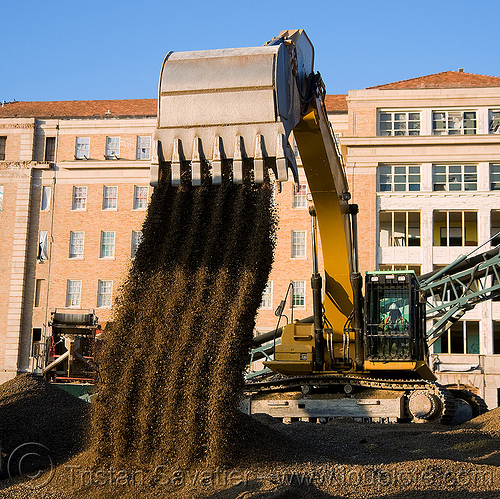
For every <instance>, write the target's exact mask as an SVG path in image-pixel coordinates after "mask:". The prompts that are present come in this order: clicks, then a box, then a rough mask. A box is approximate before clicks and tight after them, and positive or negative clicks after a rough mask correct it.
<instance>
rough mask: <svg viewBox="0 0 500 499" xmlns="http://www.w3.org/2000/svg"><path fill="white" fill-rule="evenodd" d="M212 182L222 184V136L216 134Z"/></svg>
mask: <svg viewBox="0 0 500 499" xmlns="http://www.w3.org/2000/svg"><path fill="white" fill-rule="evenodd" d="M212 184H214V185H220V184H222V138H221V137H220V136H219V135H216V136H215V138H214V150H213V153H212Z"/></svg>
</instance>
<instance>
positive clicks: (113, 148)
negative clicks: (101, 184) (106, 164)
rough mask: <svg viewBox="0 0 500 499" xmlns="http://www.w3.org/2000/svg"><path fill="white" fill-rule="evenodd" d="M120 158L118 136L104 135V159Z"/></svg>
mask: <svg viewBox="0 0 500 499" xmlns="http://www.w3.org/2000/svg"><path fill="white" fill-rule="evenodd" d="M119 158H120V137H106V159H119Z"/></svg>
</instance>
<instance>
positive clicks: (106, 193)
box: [102, 185, 118, 211]
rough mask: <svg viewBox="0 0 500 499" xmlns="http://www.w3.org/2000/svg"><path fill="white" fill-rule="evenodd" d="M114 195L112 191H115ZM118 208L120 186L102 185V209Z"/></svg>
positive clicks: (112, 209) (113, 209)
mask: <svg viewBox="0 0 500 499" xmlns="http://www.w3.org/2000/svg"><path fill="white" fill-rule="evenodd" d="M113 190H114V196H113V195H112V194H110V193H113ZM117 209H118V186H117V185H103V186H102V210H103V211H116V210H117Z"/></svg>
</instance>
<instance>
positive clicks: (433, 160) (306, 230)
mask: <svg viewBox="0 0 500 499" xmlns="http://www.w3.org/2000/svg"><path fill="white" fill-rule="evenodd" d="M326 105H327V110H328V115H329V118H330V120H331V122H332V124H333V128H334V131H335V133H336V135H337V136H338V137H339V140H340V143H341V146H342V152H343V155H344V159H345V162H346V165H347V173H348V177H349V181H350V186H351V191H352V194H353V199H352V201H353V202H355V203H358V204H359V206H360V215H359V247H360V264H361V270H362V271H366V270H374V269H379V270H383V269H387V270H389V269H406V268H408V269H413V270H415V271H416V272H417V273H419V274H420V273H421V274H423V273H427V272H430V271H432V270H434V269H437V268H439V267H440V266H442V265H445V264H447V263H449V262H451V261H452V260H454V259H455V258H456V257H457V256H458V255H459V254H465V253H469V252H470V251H472V250H473V249H474V248H475V247H477V246H478V245H479V244H480V243H482V242H484V241H486V240H488V239H489V238H490V236H491V235H493V234H496V233H497V232H499V231H500V196H499V194H500V134H499V133H498V132H499V131H500V78H497V77H490V76H481V75H471V74H468V73H464V72H461V71H458V72H454V71H449V72H445V73H439V74H436V75H430V76H426V77H422V78H415V79H413V80H406V81H402V82H396V83H392V84H388V85H382V86H379V87H374V88H369V89H364V90H353V91H350V92H349V93H348V95H328V96H327V97H326ZM155 123H156V101H155V100H131V101H85V102H74V101H72V102H36V103H27V102H16V103H7V104H4V105H3V106H2V107H1V108H0V189H1V191H0V192H1V199H2V205H1V210H2V211H1V212H0V230H1V231H2V236H3V237H2V238H1V240H0V251H1V254H2V255H3V256H4V258H3V259H2V262H1V264H0V265H1V270H2V275H3V276H4V280H3V281H2V282H1V284H0V296H1V298H2V300H3V303H4V304H5V305H4V307H3V308H2V310H1V311H0V381H3V380H6V379H9V378H11V377H12V376H14V375H15V374H16V373H18V372H25V371H30V370H32V369H35V368H37V367H38V366H39V363H40V354H41V350H42V348H43V344H44V339H45V338H46V337H47V336H48V335H50V330H49V327H48V320H49V318H50V310H51V309H53V308H64V307H68V308H70V309H72V310H75V311H78V310H81V309H95V311H96V314H97V315H98V317H99V320H100V323H101V325H105V323H106V322H107V321H108V320H110V319H111V314H112V309H111V305H112V302H113V300H114V299H115V297H116V295H117V292H118V289H119V287H120V284H121V282H122V281H123V278H124V277H125V275H126V272H127V269H128V268H129V266H130V264H131V259H132V258H133V254H134V251H135V248H136V247H137V244H138V241H139V240H140V231H141V225H142V222H143V220H144V216H145V213H146V211H145V210H146V203H147V199H148V196H150V195H151V192H152V189H151V188H149V163H150V155H151V147H152V144H151V135H152V132H153V129H154V127H155ZM300 178H301V181H300V186H299V187H296V186H294V184H293V183H292V182H286V183H283V184H281V186H276V202H277V205H278V207H279V212H280V226H279V231H278V246H277V249H276V257H275V264H274V268H273V271H272V274H271V276H270V280H269V283H268V287H267V289H266V291H265V292H264V295H263V300H262V306H261V309H260V310H259V314H258V317H257V325H256V328H257V330H258V331H259V332H264V331H268V330H271V329H273V328H274V327H275V325H276V321H277V318H276V317H275V315H274V310H275V309H276V307H277V306H278V304H279V303H280V301H281V300H283V299H284V298H285V294H286V292H287V288H288V286H289V284H290V283H291V282H293V283H294V293H293V296H289V298H288V299H287V301H286V309H285V313H286V314H287V316H288V317H289V318H290V316H291V307H290V305H291V303H292V302H293V303H294V312H293V313H294V318H302V317H306V316H309V315H311V313H312V307H311V305H312V304H311V293H310V285H309V279H310V274H311V269H312V262H311V229H310V217H309V214H308V210H307V182H306V180H305V176H304V173H303V172H302V171H301V172H300ZM489 244H491V243H489ZM499 307H500V303H499V302H498V301H492V302H486V303H483V304H480V305H478V306H477V307H476V308H475V309H474V310H472V311H471V312H468V314H467V315H466V316H465V317H464V320H463V321H460V322H459V323H458V324H457V325H456V326H454V327H453V328H452V329H451V330H450V331H449V332H448V333H447V334H446V335H445V336H444V337H443V338H442V339H441V340H440V341H439V342H438V343H436V344H435V345H434V347H433V363H434V364H435V367H436V372H437V374H438V377H439V379H440V380H441V382H443V383H444V384H445V385H448V386H454V385H457V384H466V385H469V386H470V387H472V388H473V389H475V390H476V391H477V392H478V393H479V394H480V395H483V396H484V397H485V398H486V401H487V403H488V405H489V407H495V406H497V405H498V398H499V395H498V394H499V389H500V308H499Z"/></svg>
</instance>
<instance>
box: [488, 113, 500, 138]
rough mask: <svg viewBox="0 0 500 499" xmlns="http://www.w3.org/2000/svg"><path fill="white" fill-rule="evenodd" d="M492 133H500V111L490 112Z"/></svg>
mask: <svg viewBox="0 0 500 499" xmlns="http://www.w3.org/2000/svg"><path fill="white" fill-rule="evenodd" d="M489 114H490V126H489V130H490V133H500V111H490V113H489Z"/></svg>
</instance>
